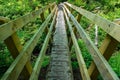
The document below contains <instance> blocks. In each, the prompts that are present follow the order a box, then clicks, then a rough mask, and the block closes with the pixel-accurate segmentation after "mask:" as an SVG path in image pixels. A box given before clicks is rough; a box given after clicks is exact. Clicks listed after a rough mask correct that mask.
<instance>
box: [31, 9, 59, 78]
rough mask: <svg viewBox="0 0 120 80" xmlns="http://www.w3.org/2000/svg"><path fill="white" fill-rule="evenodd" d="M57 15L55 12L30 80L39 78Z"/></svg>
mask: <svg viewBox="0 0 120 80" xmlns="http://www.w3.org/2000/svg"><path fill="white" fill-rule="evenodd" d="M56 13H57V11H56V12H55V15H54V17H53V21H52V23H51V26H50V29H49V32H48V34H47V36H46V38H45V41H44V43H43V46H42V49H41V51H40V53H39V56H38V58H37V60H36V63H35V66H34V69H33V72H32V74H31V77H30V79H29V80H37V79H38V76H39V72H40V69H41V65H42V61H43V59H44V55H45V52H46V50H47V46H48V42H49V40H50V37H51V33H52V30H53V26H54V24H55V19H56Z"/></svg>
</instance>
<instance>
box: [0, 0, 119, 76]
mask: <svg viewBox="0 0 120 80" xmlns="http://www.w3.org/2000/svg"><path fill="white" fill-rule="evenodd" d="M61 1H65V0H61ZM51 2H54V0H49V1H48V0H40V1H39V0H0V16H4V17H7V18H9V19H10V20H14V19H16V18H18V17H20V16H22V15H25V14H28V13H30V12H31V11H33V10H35V9H36V8H37V6H41V7H43V6H45V5H47V4H49V3H51ZM68 2H70V3H72V4H75V5H77V6H80V7H82V8H84V9H87V10H89V11H91V12H93V13H96V14H98V15H100V16H102V17H104V18H106V19H108V20H110V21H114V20H115V19H117V18H120V0H75V1H73V0H68ZM57 3H60V0H58V1H57ZM72 13H73V15H74V16H77V12H75V11H73V12H72ZM44 14H45V18H46V17H47V16H48V11H46V12H45V13H44ZM41 24H42V21H41V18H37V19H36V20H35V21H33V22H30V23H28V24H27V25H25V26H24V27H23V28H22V29H20V30H19V31H18V32H17V34H18V36H19V37H20V41H21V44H22V45H26V44H27V42H28V41H29V40H30V39H31V37H32V36H33V35H34V33H35V32H36V31H37V30H38V28H39V27H40V25H41ZM80 24H81V26H82V27H83V28H84V29H85V30H86V32H87V33H88V35H89V36H90V38H91V39H92V41H93V42H94V38H95V34H94V33H95V28H94V24H92V23H91V22H90V21H89V20H88V19H86V18H85V17H82V18H81V21H80ZM105 35H106V33H105V32H104V31H103V30H102V29H100V28H99V32H98V36H99V39H98V47H100V45H101V43H102V40H103V39H104V38H105ZM45 36H46V34H43V36H42V37H41V39H40V40H39V42H38V45H37V46H36V48H35V49H34V51H33V56H32V63H33V66H34V64H35V61H36V58H37V55H38V54H39V51H40V49H41V46H42V43H43V41H44V38H45ZM78 44H79V46H80V49H81V51H82V55H83V57H84V60H85V62H86V65H87V68H88V67H89V66H90V63H91V61H92V58H91V56H90V53H89V52H88V51H87V48H86V46H85V44H84V42H83V41H82V40H81V39H78ZM118 47H119V45H118ZM71 52H72V53H71V60H72V67H73V69H78V63H77V59H76V55H75V51H74V47H73V48H72V51H71ZM48 53H49V52H48ZM49 59H50V58H49V55H47V56H45V60H44V62H43V65H42V67H44V68H45V67H46V66H48V64H49ZM13 60H14V59H13V58H12V56H11V55H10V53H9V51H8V49H7V47H6V45H5V44H4V43H3V42H0V76H2V75H3V73H4V72H5V71H6V69H7V68H8V67H9V66H10V64H11V63H12V62H13ZM109 64H110V65H111V67H112V68H113V70H114V71H115V72H116V73H117V75H118V76H119V77H120V51H119V49H118V48H117V49H116V50H115V53H114V54H113V56H112V57H111V58H110V60H109Z"/></svg>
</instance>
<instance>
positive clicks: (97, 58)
mask: <svg viewBox="0 0 120 80" xmlns="http://www.w3.org/2000/svg"><path fill="white" fill-rule="evenodd" d="M65 9H66V11H67V13H68V16H69V17H70V19H71V20H72V22H73V23H74V25H75V26H76V28H77V30H78V32H79V34H80V36H81V37H82V39H83V41H84V42H85V44H86V46H87V49H88V50H89V52H90V53H91V56H92V58H93V60H94V63H95V64H96V66H97V68H98V70H99V72H100V73H101V76H102V77H103V79H105V80H119V78H118V77H117V75H116V74H115V72H114V71H113V70H112V68H111V67H110V65H109V64H108V62H107V61H106V60H105V58H104V57H103V56H102V55H101V53H100V52H99V50H98V49H97V47H96V46H95V45H94V43H93V42H92V41H91V39H90V38H89V37H88V35H87V34H86V33H85V31H84V30H83V28H82V27H81V25H80V24H79V23H78V22H77V20H76V19H75V18H74V16H73V15H72V14H71V13H70V11H69V10H68V9H67V8H66V7H65Z"/></svg>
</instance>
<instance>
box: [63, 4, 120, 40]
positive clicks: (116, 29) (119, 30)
mask: <svg viewBox="0 0 120 80" xmlns="http://www.w3.org/2000/svg"><path fill="white" fill-rule="evenodd" d="M65 4H66V5H67V6H69V7H71V8H73V9H74V10H76V11H77V12H79V13H80V14H81V15H83V16H85V17H86V18H88V19H89V20H90V21H92V22H93V23H94V24H96V25H98V26H99V27H101V28H102V29H103V30H104V31H105V32H106V33H108V34H109V35H110V36H112V37H113V38H115V39H116V40H117V41H119V42H120V36H119V35H120V25H118V24H116V23H114V22H111V21H109V20H106V19H104V18H102V17H100V16H98V15H96V14H93V13H91V12H89V11H86V10H84V9H82V8H80V7H76V6H74V5H72V4H70V3H67V2H65Z"/></svg>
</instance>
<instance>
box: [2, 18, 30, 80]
mask: <svg viewBox="0 0 120 80" xmlns="http://www.w3.org/2000/svg"><path fill="white" fill-rule="evenodd" d="M3 22H4V23H6V22H8V19H4V21H3ZM4 43H5V44H6V46H7V48H8V50H9V51H10V53H11V55H12V57H13V58H14V59H15V58H16V57H17V56H18V55H19V53H20V51H21V50H22V45H21V44H20V39H19V37H18V36H17V33H16V32H15V33H14V34H13V35H11V36H10V37H8V38H7V39H6V40H4ZM31 72H32V66H31V63H30V61H28V62H27V63H26V65H25V67H24V69H23V71H22V73H21V75H20V77H19V78H20V79H26V80H27V79H28V78H29V76H30V74H31Z"/></svg>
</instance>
